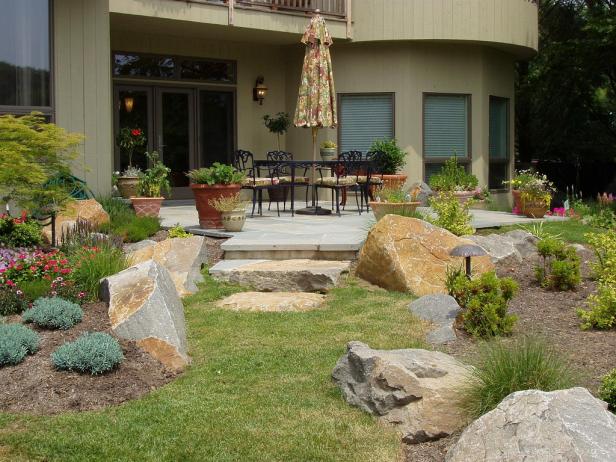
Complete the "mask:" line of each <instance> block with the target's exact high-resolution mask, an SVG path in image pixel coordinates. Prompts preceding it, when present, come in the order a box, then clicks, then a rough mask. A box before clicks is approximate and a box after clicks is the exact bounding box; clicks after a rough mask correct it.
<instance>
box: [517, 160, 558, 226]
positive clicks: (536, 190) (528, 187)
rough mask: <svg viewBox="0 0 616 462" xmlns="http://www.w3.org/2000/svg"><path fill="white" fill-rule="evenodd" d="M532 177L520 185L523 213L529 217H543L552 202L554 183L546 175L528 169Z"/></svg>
mask: <svg viewBox="0 0 616 462" xmlns="http://www.w3.org/2000/svg"><path fill="white" fill-rule="evenodd" d="M525 175H528V176H529V177H530V179H526V181H525V182H524V183H523V184H521V185H520V186H519V191H520V204H521V207H522V213H523V214H524V215H526V216H527V217H529V218H543V217H544V216H545V214H546V213H547V211H548V210H550V203H551V202H552V193H553V192H554V185H553V183H552V182H551V181H549V180H548V177H547V176H546V175H541V174H539V173H536V172H530V171H526V172H525Z"/></svg>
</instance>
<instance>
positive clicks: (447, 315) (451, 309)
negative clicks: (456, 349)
mask: <svg viewBox="0 0 616 462" xmlns="http://www.w3.org/2000/svg"><path fill="white" fill-rule="evenodd" d="M460 309H461V308H460V305H458V302H456V299H455V298H453V297H452V296H450V295H444V294H434V295H424V296H423V297H420V298H418V299H417V300H415V301H413V302H412V303H411V304H410V305H409V310H410V312H411V313H413V314H414V315H415V316H417V317H418V318H420V319H423V320H425V321H430V322H431V323H433V324H434V325H435V327H436V328H435V329H434V330H432V331H431V332H429V333H428V335H427V336H426V340H427V341H428V342H430V343H434V344H441V343H447V342H452V341H454V340H455V339H456V331H455V330H454V328H453V325H454V322H455V321H456V317H457V316H458V313H459V312H460Z"/></svg>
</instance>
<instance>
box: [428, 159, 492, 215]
mask: <svg viewBox="0 0 616 462" xmlns="http://www.w3.org/2000/svg"><path fill="white" fill-rule="evenodd" d="M428 183H429V186H430V188H432V190H433V191H434V192H435V193H437V194H442V193H453V195H454V196H455V197H456V198H457V199H458V200H459V201H460V203H461V204H464V203H465V202H467V201H468V200H469V199H472V198H473V197H475V196H477V195H478V194H481V189H479V192H478V185H479V180H477V177H476V176H475V175H473V174H472V173H468V172H467V171H466V169H465V168H464V167H463V166H462V165H458V159H457V158H456V157H455V156H454V157H451V158H449V159H448V160H447V161H446V162H445V165H443V167H442V168H441V170H440V171H439V172H438V173H435V174H434V175H432V176H431V177H430V180H429V181H428Z"/></svg>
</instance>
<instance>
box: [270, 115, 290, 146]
mask: <svg viewBox="0 0 616 462" xmlns="http://www.w3.org/2000/svg"><path fill="white" fill-rule="evenodd" d="M263 120H264V122H265V126H266V127H267V128H268V130H269V131H270V132H271V133H275V134H276V136H277V137H278V150H279V151H280V135H284V134H285V133H286V132H287V130H288V129H289V127H290V126H291V117H290V116H289V114H287V113H286V112H279V113H278V114H276V115H275V116H274V117H270V116H269V114H268V115H265V116H263Z"/></svg>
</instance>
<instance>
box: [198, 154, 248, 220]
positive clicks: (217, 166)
mask: <svg viewBox="0 0 616 462" xmlns="http://www.w3.org/2000/svg"><path fill="white" fill-rule="evenodd" d="M187 176H188V178H190V182H191V184H190V188H191V189H192V192H193V194H194V195H195V205H196V206H197V212H198V213H199V226H201V228H204V229H208V228H222V227H223V224H222V221H221V217H220V212H219V211H217V210H216V209H215V208H214V207H212V205H211V204H210V201H212V200H215V199H219V198H221V197H230V196H234V195H236V194H237V193H239V192H240V189H241V188H242V182H243V181H244V178H245V175H244V174H243V173H241V172H238V171H237V170H236V169H235V168H234V167H233V166H232V165H226V164H221V163H219V162H214V164H212V166H211V167H207V168H199V169H195V170H191V171H190V172H188V173H187Z"/></svg>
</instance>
